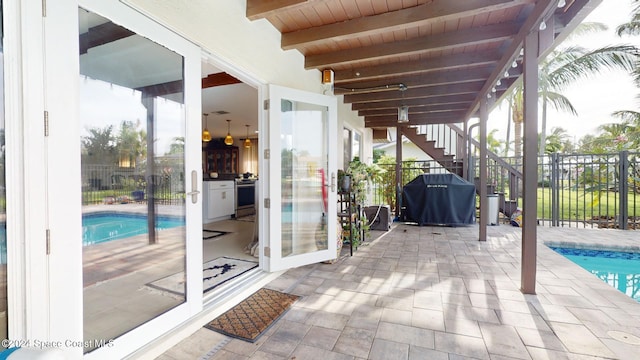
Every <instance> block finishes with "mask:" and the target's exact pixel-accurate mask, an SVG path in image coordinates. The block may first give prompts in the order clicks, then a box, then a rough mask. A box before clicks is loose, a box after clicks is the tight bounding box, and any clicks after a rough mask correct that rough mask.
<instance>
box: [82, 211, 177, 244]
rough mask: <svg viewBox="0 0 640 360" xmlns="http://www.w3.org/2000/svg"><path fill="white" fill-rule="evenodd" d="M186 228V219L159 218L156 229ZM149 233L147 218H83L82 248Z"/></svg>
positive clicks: (97, 215)
mask: <svg viewBox="0 0 640 360" xmlns="http://www.w3.org/2000/svg"><path fill="white" fill-rule="evenodd" d="M177 226H184V218H183V217H178V216H175V217H173V216H159V217H158V222H157V224H156V229H159V230H162V229H169V228H173V227H177ZM146 233H147V216H145V215H137V214H127V213H115V212H101V213H95V214H85V215H83V216H82V246H87V245H92V244H99V243H103V242H107V241H111V240H117V239H124V238H127V237H131V236H135V235H141V234H146Z"/></svg>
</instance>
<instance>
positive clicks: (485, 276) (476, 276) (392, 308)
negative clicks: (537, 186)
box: [157, 224, 640, 360]
mask: <svg viewBox="0 0 640 360" xmlns="http://www.w3.org/2000/svg"><path fill="white" fill-rule="evenodd" d="M376 233H378V234H382V236H381V237H379V238H377V239H376V240H373V241H371V242H368V243H365V244H364V245H363V246H361V247H360V248H359V249H358V250H357V251H356V252H355V253H354V256H353V257H349V256H346V257H345V256H343V257H342V258H341V259H340V260H339V261H338V262H336V263H335V264H313V265H308V266H304V267H300V268H296V269H291V270H288V271H287V272H285V273H284V274H283V275H281V276H280V277H278V278H277V279H275V280H273V281H272V282H270V283H269V284H268V285H267V286H266V287H268V288H271V289H276V290H280V291H284V292H288V293H292V294H297V295H301V296H302V298H301V299H300V300H298V301H297V302H296V303H295V304H294V306H293V307H292V308H291V309H290V310H289V311H288V312H287V313H286V315H285V316H283V317H282V318H281V319H279V320H278V321H277V322H276V323H275V324H274V326H272V327H271V328H270V329H269V330H268V331H267V333H265V334H264V335H263V336H262V337H261V338H259V340H258V341H257V342H255V343H248V342H245V341H242V340H237V339H231V338H229V337H226V336H224V335H220V334H218V333H216V332H213V331H211V330H208V329H205V328H201V329H200V330H198V331H196V332H195V333H194V334H193V335H191V336H190V337H188V338H186V339H184V340H183V341H182V342H180V343H178V344H177V345H176V346H174V347H173V348H171V349H170V350H168V351H167V352H165V353H164V354H162V355H161V356H159V357H158V358H157V359H159V360H171V359H297V360H303V359H304V360H306V359H326V360H328V359H385V360H388V359H394V360H395V359H450V360H453V359H496V360H497V359H584V360H586V359H590V360H594V359H638V358H640V303H638V302H636V301H634V300H632V299H631V298H629V297H627V296H626V295H624V294H622V293H621V292H618V291H617V290H615V289H614V288H613V287H610V286H609V285H607V284H605V283H604V282H602V281H601V280H599V279H598V278H596V277H595V276H594V275H592V274H590V273H588V272H587V271H585V270H583V269H582V268H580V267H579V266H578V265H575V264H574V263H572V262H570V261H569V260H567V259H565V258H564V257H562V256H561V255H558V254H556V253H555V252H553V251H552V250H550V249H549V248H547V247H546V246H544V245H543V242H556V243H565V244H567V243H576V242H581V241H582V240H583V239H587V240H589V241H592V242H593V241H594V239H599V241H596V242H599V243H610V244H618V245H617V246H618V247H619V246H627V247H633V248H635V249H636V251H638V250H637V249H639V247H638V244H640V239H639V238H638V233H637V232H634V231H616V230H596V229H593V230H591V229H575V228H569V229H567V228H547V227H538V240H539V245H538V272H537V288H536V289H537V294H536V295H524V294H522V293H521V292H520V290H519V288H520V265H519V264H520V256H521V254H520V252H521V249H520V234H521V229H519V228H515V227H512V226H509V225H500V226H491V227H489V228H488V238H489V239H488V241H486V242H478V241H477V238H478V227H477V225H475V226H468V227H428V226H424V227H418V226H412V225H406V224H394V227H393V229H392V230H391V231H389V232H386V233H383V232H376ZM343 254H344V251H343ZM347 254H348V253H347Z"/></svg>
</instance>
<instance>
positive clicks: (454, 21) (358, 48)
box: [246, 0, 601, 128]
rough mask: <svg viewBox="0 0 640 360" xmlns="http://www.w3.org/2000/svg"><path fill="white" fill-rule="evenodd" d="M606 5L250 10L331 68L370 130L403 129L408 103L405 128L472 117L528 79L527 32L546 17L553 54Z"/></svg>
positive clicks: (341, 5) (464, 0)
mask: <svg viewBox="0 0 640 360" xmlns="http://www.w3.org/2000/svg"><path fill="white" fill-rule="evenodd" d="M600 2H601V0H567V1H559V0H538V1H536V0H272V1H262V0H247V9H246V12H247V17H248V18H249V19H251V20H256V19H262V18H264V19H267V20H268V21H269V22H271V24H273V26H275V27H276V28H277V29H278V30H279V31H280V32H281V33H282V43H281V44H282V48H283V49H285V50H294V49H295V50H297V51H299V52H301V53H302V54H303V55H304V56H305V68H306V69H318V70H324V69H330V70H333V71H334V74H335V75H334V94H336V95H344V102H345V103H349V104H351V106H352V109H353V110H354V111H357V112H358V115H360V116H363V117H364V120H365V126H366V127H371V128H387V127H395V126H398V107H400V106H408V107H409V122H408V123H405V124H402V125H419V124H435V123H452V122H462V121H464V120H466V119H468V118H469V117H471V116H474V115H475V114H476V112H477V110H478V107H479V104H480V101H481V100H483V99H489V97H488V96H491V99H490V100H489V101H495V99H496V98H500V97H501V96H502V95H504V93H505V91H506V90H507V89H508V88H509V87H510V86H512V85H513V83H514V82H515V81H516V80H517V79H518V78H519V77H520V75H521V74H522V63H521V61H522V53H521V49H522V44H523V40H524V37H525V36H526V35H527V34H528V33H530V32H531V31H535V30H538V29H540V28H541V27H540V24H541V23H542V22H543V21H544V23H545V25H546V29H545V30H544V31H541V39H542V40H541V42H542V41H544V42H546V43H545V44H543V45H544V46H542V48H544V49H547V50H548V49H550V47H551V46H552V44H553V43H554V42H555V40H557V39H561V38H563V37H564V36H566V33H567V32H568V31H569V30H571V29H573V28H574V27H575V26H576V25H577V24H578V23H579V22H580V21H582V19H584V17H585V16H586V15H587V14H588V13H589V12H590V11H591V10H592V9H593V8H594V7H595V6H597V5H598V4H599V3H600ZM559 3H560V4H559ZM543 27H544V26H543ZM539 55H542V54H539ZM318 81H320V78H319V79H318Z"/></svg>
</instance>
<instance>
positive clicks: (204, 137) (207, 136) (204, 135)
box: [202, 114, 211, 142]
mask: <svg viewBox="0 0 640 360" xmlns="http://www.w3.org/2000/svg"><path fill="white" fill-rule="evenodd" d="M202 115H204V130H202V141H204V142H209V141H211V133H210V132H209V129H207V116H209V114H202Z"/></svg>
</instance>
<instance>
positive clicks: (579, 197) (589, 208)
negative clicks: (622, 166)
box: [537, 188, 640, 220]
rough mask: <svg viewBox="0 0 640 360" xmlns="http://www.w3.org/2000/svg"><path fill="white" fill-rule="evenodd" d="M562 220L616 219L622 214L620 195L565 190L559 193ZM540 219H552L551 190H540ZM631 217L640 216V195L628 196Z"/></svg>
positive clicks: (606, 192) (632, 194) (538, 200)
mask: <svg viewBox="0 0 640 360" xmlns="http://www.w3.org/2000/svg"><path fill="white" fill-rule="evenodd" d="M559 198H560V206H559V209H560V219H561V220H569V219H573V220H575V219H592V218H594V217H598V216H599V217H614V216H616V215H617V214H618V213H619V212H620V207H619V193H617V192H615V191H604V192H587V191H584V190H581V191H576V190H569V189H566V188H563V189H561V190H560V192H559ZM537 202H538V218H541V219H550V218H551V189H549V188H538V199H537ZM628 206H629V207H628V209H629V216H640V194H635V193H632V192H630V193H629V194H628Z"/></svg>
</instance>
